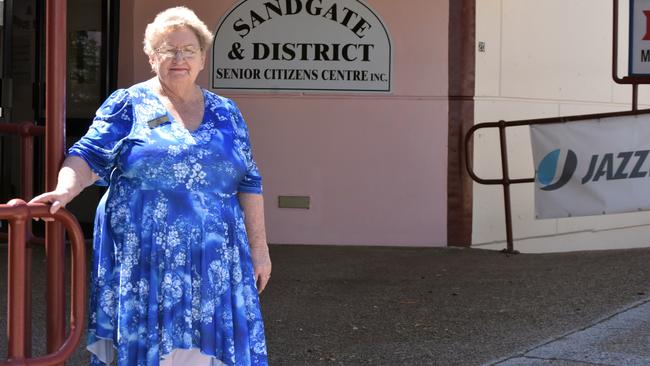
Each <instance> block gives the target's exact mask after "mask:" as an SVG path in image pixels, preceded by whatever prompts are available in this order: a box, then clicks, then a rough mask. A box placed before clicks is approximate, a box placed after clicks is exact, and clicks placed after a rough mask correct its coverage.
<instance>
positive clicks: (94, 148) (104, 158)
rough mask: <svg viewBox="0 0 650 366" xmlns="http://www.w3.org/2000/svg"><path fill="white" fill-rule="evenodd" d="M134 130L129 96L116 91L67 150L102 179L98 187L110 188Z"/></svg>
mask: <svg viewBox="0 0 650 366" xmlns="http://www.w3.org/2000/svg"><path fill="white" fill-rule="evenodd" d="M132 126H133V108H132V105H131V98H130V95H129V92H128V91H127V90H125V89H120V90H117V91H115V92H114V93H113V94H111V96H109V97H108V98H107V99H106V101H104V103H103V104H102V105H101V107H99V109H98V110H97V112H96V114H95V118H94V120H93V123H92V124H91V125H90V128H89V129H88V132H86V135H84V136H83V137H82V138H81V139H80V140H79V141H77V142H76V143H75V144H74V145H72V147H70V149H69V150H68V156H79V157H80V158H82V159H84V160H85V161H86V163H87V164H88V166H89V167H90V169H91V170H92V171H93V172H94V173H95V174H97V176H99V178H100V180H99V181H98V182H97V184H98V185H107V184H108V180H109V178H110V175H111V172H112V171H113V169H114V168H115V164H116V161H117V157H118V155H119V151H120V148H121V146H122V143H123V141H124V139H125V138H126V137H127V136H128V135H129V133H130V132H131V128H132Z"/></svg>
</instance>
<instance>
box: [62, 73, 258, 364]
mask: <svg viewBox="0 0 650 366" xmlns="http://www.w3.org/2000/svg"><path fill="white" fill-rule="evenodd" d="M203 96H204V101H205V112H204V117H203V121H202V123H201V125H200V126H199V127H198V129H197V130H195V131H188V130H187V129H185V127H184V126H183V125H182V124H180V123H179V122H177V121H175V120H174V118H173V117H172V115H171V114H170V113H168V111H167V110H166V109H165V107H164V106H163V104H162V103H161V101H160V100H159V99H158V97H157V96H156V95H155V94H154V93H153V92H152V90H151V89H150V88H149V87H148V86H147V84H146V83H141V84H137V85H134V86H133V87H131V88H129V89H122V90H118V91H116V92H115V93H113V94H112V95H111V96H110V97H109V98H108V99H107V100H106V101H105V102H104V104H103V105H102V106H101V107H100V108H99V110H98V111H97V115H96V117H95V120H94V121H93V124H92V125H91V127H90V129H89V130H88V133H87V134H86V135H85V136H84V137H83V138H81V139H80V140H79V141H78V142H77V143H76V144H74V145H73V146H72V147H71V148H70V150H69V155H76V156H79V157H81V158H83V159H84V160H85V161H86V162H87V163H88V165H89V166H90V167H91V169H92V170H93V171H94V172H95V173H96V174H97V175H98V176H99V177H100V178H101V180H100V183H104V184H109V189H108V191H107V192H106V194H105V195H104V197H103V198H102V200H101V201H100V203H99V206H98V208H97V216H96V219H95V233H94V243H93V267H92V274H91V281H92V283H91V297H90V309H89V329H88V349H89V350H90V351H91V352H92V353H93V355H92V364H93V365H103V364H111V363H112V362H115V363H116V364H117V365H118V366H152V365H158V364H159V361H160V359H161V358H164V357H166V356H167V355H169V354H170V353H171V352H172V350H175V349H192V348H196V349H200V351H201V352H202V353H204V354H206V355H209V356H213V357H214V358H215V359H216V360H220V361H221V362H223V363H225V364H226V365H238V366H239V365H267V363H268V362H267V356H266V343H265V338H264V325H263V322H262V316H261V313H260V305H259V298H258V295H257V289H256V285H255V280H254V275H253V266H252V262H251V257H250V250H249V246H248V239H247V236H246V228H245V226H244V218H243V212H242V209H241V206H240V205H239V200H238V197H237V195H238V193H254V194H261V192H262V187H261V178H260V175H259V172H258V169H257V166H256V165H255V162H254V160H253V157H252V154H251V148H250V143H249V138H248V130H247V127H246V124H245V122H244V120H243V118H242V116H241V113H240V112H239V110H238V109H237V107H236V106H235V104H234V103H233V102H232V101H230V100H229V99H226V98H223V97H220V96H218V95H216V94H213V93H211V92H209V91H206V90H204V91H203ZM215 362H216V361H215ZM217 363H218V362H217Z"/></svg>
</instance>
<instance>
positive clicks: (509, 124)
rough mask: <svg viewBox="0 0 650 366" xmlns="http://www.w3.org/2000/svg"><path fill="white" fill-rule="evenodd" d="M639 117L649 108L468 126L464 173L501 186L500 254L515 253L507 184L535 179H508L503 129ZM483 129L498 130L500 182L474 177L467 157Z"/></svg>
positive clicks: (504, 131)
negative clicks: (502, 235)
mask: <svg viewBox="0 0 650 366" xmlns="http://www.w3.org/2000/svg"><path fill="white" fill-rule="evenodd" d="M641 114H650V109H641V110H632V111H625V112H611V113H596V114H583V115H577V116H565V117H552V118H537V119H529V120H520V121H510V122H506V121H503V120H501V121H499V122H486V123H478V124H475V125H474V126H472V127H471V128H470V129H469V130H468V131H467V133H466V134H465V156H466V157H467V158H466V159H465V169H466V170H467V174H469V176H470V177H471V178H472V179H473V180H474V181H475V182H477V183H479V184H486V185H502V186H503V201H504V203H503V205H504V209H505V220H506V244H507V247H506V248H505V249H503V250H502V252H504V253H511V254H517V253H519V252H518V251H516V250H514V244H513V236H512V209H511V200H510V185H511V184H520V183H533V182H535V178H534V177H533V178H517V179H512V178H510V172H509V170H508V147H507V139H506V128H508V127H517V126H531V125H542V124H552V123H568V122H579V121H584V120H589V119H600V118H608V117H623V116H634V115H641ZM483 128H498V129H499V145H500V153H501V171H502V178H501V179H484V178H481V177H479V176H478V175H476V173H475V172H474V167H473V164H472V156H471V155H470V147H471V144H472V138H473V135H474V133H475V132H476V131H478V130H480V129H483Z"/></svg>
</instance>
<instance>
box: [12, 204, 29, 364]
mask: <svg viewBox="0 0 650 366" xmlns="http://www.w3.org/2000/svg"><path fill="white" fill-rule="evenodd" d="M8 205H9V206H13V207H15V208H17V210H16V214H15V216H14V217H13V218H12V219H10V226H9V257H8V258H9V264H8V266H7V270H8V272H9V273H8V274H7V279H8V281H7V301H8V307H7V338H8V340H9V348H8V351H9V359H10V360H12V361H22V360H24V359H25V357H27V354H28V352H29V351H28V349H27V346H28V345H27V344H26V339H27V332H26V329H27V327H26V320H27V315H28V314H27V311H26V308H25V304H26V303H27V297H28V291H27V283H26V281H25V280H26V273H27V271H26V263H25V261H26V251H25V240H26V238H25V232H26V231H25V222H26V221H27V220H29V219H30V218H29V210H28V209H27V204H26V203H25V201H22V200H17V199H16V200H11V201H10V202H9V204H8Z"/></svg>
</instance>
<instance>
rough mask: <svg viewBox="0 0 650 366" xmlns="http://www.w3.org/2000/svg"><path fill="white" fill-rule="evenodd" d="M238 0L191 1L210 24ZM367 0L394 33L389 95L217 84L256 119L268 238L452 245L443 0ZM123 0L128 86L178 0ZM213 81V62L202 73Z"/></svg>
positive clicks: (143, 67) (144, 74)
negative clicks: (284, 200)
mask: <svg viewBox="0 0 650 366" xmlns="http://www.w3.org/2000/svg"><path fill="white" fill-rule="evenodd" d="M234 3H235V1H219V2H217V1H205V0H203V1H202V0H188V1H186V2H185V4H186V5H187V6H189V7H191V8H193V9H194V10H195V11H196V13H197V14H198V15H199V16H200V17H201V18H202V19H203V20H204V21H205V22H206V23H207V24H208V27H210V28H213V29H215V28H216V26H217V23H218V22H219V19H220V18H221V16H222V14H224V13H225V12H226V10H228V8H230V7H231V6H232V5H233V4H234ZM365 3H366V4H368V5H369V6H370V7H371V8H372V9H373V10H374V11H375V12H376V13H377V14H379V15H380V17H381V18H382V19H383V21H384V23H385V24H386V26H387V28H388V31H389V33H390V34H391V39H392V44H393V52H394V54H393V64H394V66H393V92H392V93H391V94H390V95H386V94H366V95H354V94H331V93H330V94H313V93H309V94H303V93H233V92H232V91H227V92H223V93H221V94H223V95H225V96H228V97H232V98H233V99H234V100H235V101H236V102H237V103H238V104H239V106H240V109H241V110H242V113H243V114H244V116H245V117H246V119H247V122H248V124H249V127H250V130H251V136H252V143H253V148H254V152H255V156H256V160H257V162H258V165H259V166H260V169H261V170H262V173H263V176H264V187H265V200H266V215H267V225H268V234H269V241H270V242H271V243H289V244H336V245H355V244H356V245H408V246H444V245H446V237H447V220H446V211H447V187H446V182H447V165H446V164H447V119H448V118H447V113H448V107H447V48H448V40H447V36H448V33H447V28H448V13H449V11H448V0H411V1H408V5H409V6H408V7H406V6H404V3H405V2H397V1H394V0H366V1H365ZM122 4H123V5H122V6H123V8H124V9H123V13H125V12H132V15H131V16H129V15H126V14H123V18H122V30H121V42H120V43H121V45H120V46H121V49H120V52H121V55H122V57H121V58H120V80H119V82H120V84H121V86H127V85H129V84H131V83H133V82H136V81H140V80H144V79H146V78H149V77H150V75H151V73H150V70H149V65H148V63H147V60H146V57H145V55H144V54H143V52H142V35H143V34H144V28H145V26H146V24H147V23H148V22H150V21H151V20H152V19H153V17H154V16H155V14H156V13H157V12H158V11H160V10H162V9H164V8H166V7H169V6H174V5H177V4H178V2H177V1H169V0H163V1H160V0H155V1H154V0H137V1H135V0H127V1H124V0H123V1H122ZM129 35H132V38H130V39H125V38H129ZM125 55H128V56H129V57H125ZM131 56H132V57H131ZM130 60H132V63H129V61H130ZM208 65H209V63H208ZM208 80H209V71H208V70H207V69H206V70H204V72H203V73H202V75H201V76H200V77H199V83H200V84H201V85H203V86H204V87H208V85H209V83H208ZM217 92H218V91H217ZM278 195H308V196H311V209H309V210H300V209H280V208H278V207H277V200H278Z"/></svg>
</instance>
